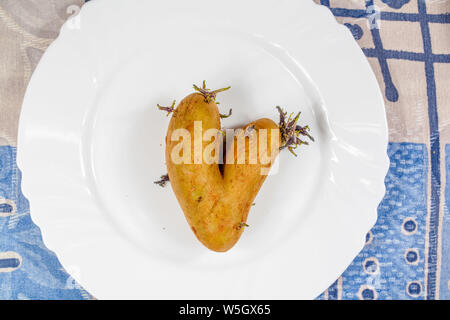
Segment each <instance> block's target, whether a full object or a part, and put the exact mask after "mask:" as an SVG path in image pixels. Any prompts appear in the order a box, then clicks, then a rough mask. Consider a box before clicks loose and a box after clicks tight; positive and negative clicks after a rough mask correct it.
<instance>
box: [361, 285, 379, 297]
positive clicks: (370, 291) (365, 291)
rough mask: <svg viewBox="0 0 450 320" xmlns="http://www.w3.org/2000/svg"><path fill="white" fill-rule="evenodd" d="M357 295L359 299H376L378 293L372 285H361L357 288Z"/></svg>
mask: <svg viewBox="0 0 450 320" xmlns="http://www.w3.org/2000/svg"><path fill="white" fill-rule="evenodd" d="M358 296H359V299H360V300H376V299H377V297H378V295H377V291H376V290H375V288H374V287H372V286H369V285H363V286H361V287H360V288H359V292H358Z"/></svg>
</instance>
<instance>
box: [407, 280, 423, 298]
mask: <svg viewBox="0 0 450 320" xmlns="http://www.w3.org/2000/svg"><path fill="white" fill-rule="evenodd" d="M406 292H408V294H409V295H410V296H411V297H418V296H420V293H421V292H422V285H421V284H420V282H418V281H411V282H410V283H408V285H407V287H406Z"/></svg>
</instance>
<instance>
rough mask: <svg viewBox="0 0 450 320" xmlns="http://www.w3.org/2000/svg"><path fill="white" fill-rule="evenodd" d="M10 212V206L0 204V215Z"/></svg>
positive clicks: (11, 209) (11, 208)
mask: <svg viewBox="0 0 450 320" xmlns="http://www.w3.org/2000/svg"><path fill="white" fill-rule="evenodd" d="M12 211H13V207H12V205H10V204H9V203H0V213H10V212H12Z"/></svg>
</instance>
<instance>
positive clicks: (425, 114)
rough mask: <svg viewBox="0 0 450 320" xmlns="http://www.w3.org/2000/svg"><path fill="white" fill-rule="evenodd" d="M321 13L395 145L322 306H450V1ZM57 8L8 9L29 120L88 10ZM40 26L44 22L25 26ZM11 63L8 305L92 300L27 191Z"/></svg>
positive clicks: (1, 253)
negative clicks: (75, 19) (29, 87)
mask: <svg viewBox="0 0 450 320" xmlns="http://www.w3.org/2000/svg"><path fill="white" fill-rule="evenodd" d="M293 1H294V0H293ZM297 1H306V0H297ZM315 1H316V2H318V3H319V4H321V5H324V6H327V7H329V8H330V10H331V12H332V13H333V14H334V15H335V16H336V19H337V20H338V21H339V22H341V23H343V24H344V25H346V26H347V27H348V28H349V29H350V31H351V32H352V34H353V36H354V38H355V39H356V41H357V42H358V43H359V44H360V45H361V47H362V50H363V52H364V53H365V55H366V56H367V58H368V60H369V62H370V64H371V66H372V67H373V70H374V72H375V75H376V76H377V78H378V81H379V84H380V87H381V89H382V91H383V92H384V96H385V102H386V112H387V118H388V124H389V137H390V141H391V142H390V143H389V147H388V154H389V157H390V161H391V165H390V169H389V172H388V174H387V176H386V180H385V183H386V195H385V197H384V199H383V200H382V202H381V203H380V205H379V208H378V221H377V223H376V225H375V226H374V228H373V229H372V230H371V231H370V232H369V233H368V234H367V236H366V246H365V248H364V249H363V251H362V252H361V253H360V254H359V255H358V256H357V257H356V258H355V260H354V261H353V263H352V264H351V266H350V267H349V268H348V269H347V270H346V271H345V272H344V273H343V274H342V276H341V277H340V278H339V279H337V280H336V282H335V283H334V284H333V285H331V287H330V288H329V289H327V290H326V291H325V292H324V293H323V294H321V295H320V296H319V297H318V299H449V298H450V215H449V211H448V208H449V205H450V178H449V173H450V89H449V88H450V0H428V1H425V0H315ZM48 2H49V3H50V4H51V7H49V4H47V7H46V8H45V9H46V10H49V11H44V10H40V11H39V10H38V9H36V8H37V7H38V6H40V5H41V3H40V2H39V1H37V0H23V1H21V4H18V2H17V1H13V0H3V2H1V3H0V36H1V35H2V33H1V32H2V31H1V30H2V27H3V28H4V30H6V32H8V30H9V32H10V33H11V34H13V33H16V34H17V36H13V37H10V36H9V35H10V34H6V36H8V38H7V39H13V40H11V41H9V42H8V45H9V46H11V48H10V49H11V50H13V46H17V47H18V48H20V50H22V51H20V50H19V49H17V50H19V51H18V52H19V53H17V54H16V57H17V59H25V61H20V63H24V64H25V65H26V66H27V68H28V69H27V68H24V69H23V71H21V72H22V73H21V74H20V76H21V77H22V80H23V83H22V84H23V85H22V86H21V87H20V88H19V89H17V88H16V95H19V96H20V99H18V102H16V104H17V106H14V105H13V107H14V108H19V110H20V101H21V99H22V97H23V92H24V90H25V88H26V83H27V81H28V79H29V76H30V75H31V71H30V70H32V69H33V68H34V67H35V65H36V63H37V61H39V57H40V55H41V54H42V52H43V51H44V50H45V48H46V46H48V44H49V43H50V42H51V40H52V39H53V38H54V37H55V36H56V33H57V30H58V28H59V26H60V24H61V23H62V22H63V20H64V19H65V18H67V17H68V16H69V15H70V14H74V13H76V11H77V10H76V8H78V7H79V6H81V5H82V2H83V1H82V0H61V1H57V0H49V1H48ZM24 3H27V4H26V5H28V7H26V6H25V5H24ZM33 6H34V9H36V10H34V9H32V10H29V8H33ZM36 12H37V13H36ZM48 12H50V13H48ZM21 13H22V15H21ZM33 14H35V15H39V17H34V18H33V19H31V20H30V21H27V20H25V19H24V17H25V16H30V15H33ZM33 23H34V24H33ZM52 23H54V27H53V29H51V28H50V29H49V27H48V26H49V25H52ZM3 32H5V31H3ZM4 34H5V33H4ZM6 36H5V37H6ZM30 38H31V40H33V41H31V40H30ZM1 53H2V51H1V49H0V71H1V70H6V71H5V72H4V76H3V77H0V128H1V127H2V126H1V125H3V124H5V126H4V127H5V128H6V129H4V130H3V131H2V129H0V230H1V233H0V298H1V299H90V298H91V296H90V295H89V293H88V292H86V291H85V290H83V289H82V288H80V287H79V286H78V285H77V284H76V283H75V282H74V281H73V279H72V278H71V277H70V275H69V274H68V273H67V272H66V271H65V270H63V269H62V267H61V265H60V263H59V262H58V259H57V257H56V256H55V255H54V254H53V253H52V252H50V251H49V250H48V249H47V248H46V247H45V246H44V244H43V243H42V238H41V233H40V230H39V228H38V227H37V226H36V225H35V224H33V222H32V213H31V216H30V212H29V204H28V201H27V200H26V199H25V198H24V197H23V195H22V193H21V191H20V180H21V174H20V171H19V170H18V168H17V166H16V147H15V141H16V138H15V136H14V135H15V133H14V130H15V127H14V121H16V120H14V119H13V120H11V117H8V116H5V114H6V111H7V112H11V111H10V110H11V108H12V107H11V105H10V104H8V105H5V104H2V102H1V101H5V99H3V96H6V95H7V93H6V92H9V91H6V90H14V88H12V87H11V84H12V82H14V81H16V80H17V78H18V76H17V71H14V70H13V71H8V68H7V65H6V63H5V62H4V61H3V62H2V56H1ZM4 59H7V57H6V58H4ZM26 59H28V60H26ZM2 68H3V69H2ZM27 70H28V71H27ZM8 72H9V73H8ZM15 72H16V73H15ZM27 72H28V73H27ZM19 78H20V77H19ZM5 88H6V89H5ZM10 100H11V99H9V100H8V101H10ZM8 103H9V102H8ZM2 112H3V114H2ZM16 122H17V121H16ZM11 123H13V124H12V125H11ZM11 127H12V128H13V129H11ZM8 128H9V131H8ZM11 132H12V133H11ZM2 135H3V137H2ZM69 271H70V270H69Z"/></svg>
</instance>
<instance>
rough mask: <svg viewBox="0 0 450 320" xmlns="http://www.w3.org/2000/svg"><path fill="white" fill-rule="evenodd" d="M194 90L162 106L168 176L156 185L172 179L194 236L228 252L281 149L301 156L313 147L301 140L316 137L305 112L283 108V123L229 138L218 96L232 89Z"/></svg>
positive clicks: (265, 123) (262, 123) (261, 124)
mask: <svg viewBox="0 0 450 320" xmlns="http://www.w3.org/2000/svg"><path fill="white" fill-rule="evenodd" d="M194 89H195V90H196V91H197V92H196V93H193V94H190V95H188V96H187V97H185V98H184V99H183V100H182V101H181V102H180V104H179V105H178V106H177V107H176V108H175V101H174V103H173V104H172V106H171V107H162V106H160V105H158V108H159V109H160V110H165V111H167V112H168V114H170V113H172V118H171V120H170V123H169V128H168V130H167V135H166V165H167V171H168V175H166V176H162V177H161V178H162V179H161V180H160V181H156V182H155V183H156V184H158V185H160V186H164V185H165V183H166V182H167V181H168V180H170V183H171V185H172V189H173V191H174V192H175V195H176V197H177V199H178V202H179V203H180V206H181V208H182V209H183V212H184V215H185V217H186V219H187V221H188V223H189V225H190V226H191V229H192V231H193V232H194V234H195V235H196V236H197V238H198V239H199V240H200V242H201V243H203V244H204V245H205V246H206V247H208V248H209V249H211V250H213V251H218V252H224V251H227V250H229V249H230V248H232V247H233V246H234V245H235V244H236V242H237V241H238V240H239V238H240V236H241V234H242V232H243V230H244V227H247V226H248V225H247V224H246V221H247V217H248V213H249V211H250V208H251V207H252V205H253V201H254V199H255V197H256V195H257V194H258V191H259V189H260V188H261V186H262V184H263V182H264V180H265V179H266V176H267V174H268V173H269V171H270V168H271V166H272V164H273V163H274V161H275V159H276V157H277V156H278V154H279V151H280V150H282V149H284V148H287V149H288V150H289V151H291V152H292V153H293V154H294V155H296V154H295V152H294V149H295V148H297V147H298V146H299V145H302V144H308V142H306V141H303V140H301V139H300V136H306V137H308V138H309V139H310V140H312V141H314V139H313V137H311V135H310V134H309V133H308V131H309V127H308V126H305V127H302V126H300V125H298V124H297V122H298V119H299V116H300V112H299V113H297V115H295V116H294V114H292V113H291V114H290V115H289V116H287V113H286V112H284V111H283V110H282V109H281V108H280V107H277V109H278V112H279V113H280V122H279V124H278V125H277V124H276V123H275V122H273V121H272V120H270V119H267V118H263V119H259V120H256V121H254V122H251V123H249V124H247V125H245V126H244V127H242V128H240V129H237V130H236V131H235V130H231V132H230V130H227V132H226V134H225V133H224V132H223V131H222V130H221V126H220V119H221V118H222V117H228V116H222V115H221V114H220V113H219V110H218V108H217V104H216V103H215V98H216V94H217V93H219V92H221V91H225V90H227V89H229V87H228V88H224V89H219V90H215V91H210V90H209V89H206V87H205V82H203V88H199V87H197V86H195V85H194ZM230 115H231V110H230ZM223 136H226V143H225V144H224V143H223ZM224 146H225V147H224ZM224 150H225V156H224V155H223V151H224Z"/></svg>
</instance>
